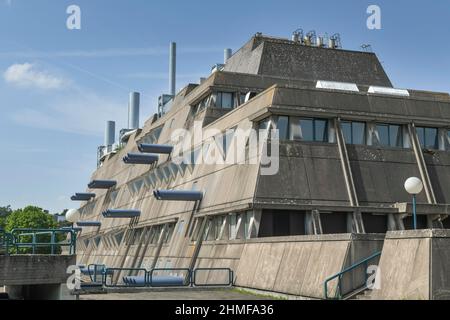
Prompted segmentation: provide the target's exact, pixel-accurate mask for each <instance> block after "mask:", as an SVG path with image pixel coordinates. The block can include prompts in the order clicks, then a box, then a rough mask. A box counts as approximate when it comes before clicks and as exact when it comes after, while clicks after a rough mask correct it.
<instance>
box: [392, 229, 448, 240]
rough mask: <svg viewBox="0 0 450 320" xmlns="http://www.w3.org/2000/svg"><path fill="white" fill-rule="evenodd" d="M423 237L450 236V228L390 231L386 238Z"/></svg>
mask: <svg viewBox="0 0 450 320" xmlns="http://www.w3.org/2000/svg"><path fill="white" fill-rule="evenodd" d="M421 238H450V230H447V229H423V230H403V231H389V232H388V233H387V234H386V239H421Z"/></svg>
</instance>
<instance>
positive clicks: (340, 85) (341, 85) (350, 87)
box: [316, 80, 359, 92]
mask: <svg viewBox="0 0 450 320" xmlns="http://www.w3.org/2000/svg"><path fill="white" fill-rule="evenodd" d="M316 88H317V89H328V90H340V91H352V92H359V89H358V86H357V85H356V84H354V83H347V82H335V81H323V80H319V81H317V84H316Z"/></svg>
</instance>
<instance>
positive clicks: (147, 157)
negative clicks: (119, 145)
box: [123, 153, 159, 164]
mask: <svg viewBox="0 0 450 320" xmlns="http://www.w3.org/2000/svg"><path fill="white" fill-rule="evenodd" d="M158 160H159V157H158V156H157V155H154V154H140V153H129V154H128V155H126V156H125V157H124V158H123V162H125V163H127V164H153V163H155V162H157V161H158Z"/></svg>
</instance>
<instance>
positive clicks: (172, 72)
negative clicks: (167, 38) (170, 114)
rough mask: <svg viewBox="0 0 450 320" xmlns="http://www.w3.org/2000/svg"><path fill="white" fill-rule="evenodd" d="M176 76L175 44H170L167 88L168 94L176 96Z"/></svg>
mask: <svg viewBox="0 0 450 320" xmlns="http://www.w3.org/2000/svg"><path fill="white" fill-rule="evenodd" d="M176 76H177V44H176V43H175V42H171V43H170V61H169V88H170V94H171V95H172V96H175V94H176V81H177V80H176Z"/></svg>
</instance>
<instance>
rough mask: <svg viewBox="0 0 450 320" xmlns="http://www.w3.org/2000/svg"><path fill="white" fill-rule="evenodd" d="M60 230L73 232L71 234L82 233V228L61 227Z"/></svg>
mask: <svg viewBox="0 0 450 320" xmlns="http://www.w3.org/2000/svg"><path fill="white" fill-rule="evenodd" d="M61 230H67V231H73V232H81V231H83V228H79V227H76V228H75V227H62V228H61Z"/></svg>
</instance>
